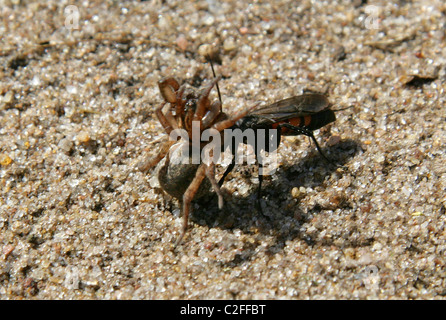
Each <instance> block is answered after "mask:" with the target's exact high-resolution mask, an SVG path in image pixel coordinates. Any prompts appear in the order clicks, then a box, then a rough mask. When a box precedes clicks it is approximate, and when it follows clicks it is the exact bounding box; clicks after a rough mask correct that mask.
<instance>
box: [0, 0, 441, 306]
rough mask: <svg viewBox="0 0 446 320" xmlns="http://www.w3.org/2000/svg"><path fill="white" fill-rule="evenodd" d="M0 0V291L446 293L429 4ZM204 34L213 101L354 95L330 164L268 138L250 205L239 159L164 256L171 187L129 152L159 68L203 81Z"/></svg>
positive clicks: (325, 139) (434, 27)
mask: <svg viewBox="0 0 446 320" xmlns="http://www.w3.org/2000/svg"><path fill="white" fill-rule="evenodd" d="M340 2H341V1H340ZM0 3H1V7H0V22H1V23H0V35H1V40H0V46H1V48H0V52H1V54H0V186H1V189H0V230H1V231H0V249H1V251H0V297H1V298H2V299H19V298H26V299H34V298H37V299H91V298H93V299H176V298H180V299H393V298H397V299H444V297H445V295H446V270H445V264H446V256H445V255H446V229H445V223H446V213H445V211H446V209H445V207H446V198H445V190H446V152H445V151H446V150H445V145H446V133H445V123H446V122H445V120H446V111H445V101H446V98H445V95H444V91H445V89H446V84H445V80H446V44H445V38H446V32H445V26H446V5H445V4H444V2H443V1H440V0H438V1H435V0H431V1H427V0H426V1H421V0H420V1H391V2H389V1H373V3H372V1H369V2H367V1H342V4H338V3H336V2H332V1H309V0H308V1H307V0H304V1H272V2H271V3H266V2H254V3H252V4H247V3H244V2H242V1H224V2H219V1H212V0H208V1H197V2H194V3H193V4H190V3H186V2H183V1H165V2H164V1H124V2H121V3H119V2H118V1H69V2H68V1H36V2H33V1H24V0H22V1H20V0H3V1H1V2H0ZM69 5H73V6H71V7H69ZM209 48H211V50H214V51H215V52H216V57H217V58H219V59H220V60H221V64H217V65H216V71H217V73H218V74H222V75H223V79H222V80H221V81H220V83H219V84H220V88H221V92H222V97H223V108H224V110H225V111H226V112H228V113H229V114H233V113H235V112H237V111H239V110H243V108H246V107H248V106H251V105H253V104H254V103H255V102H256V101H263V102H265V103H268V102H273V101H276V100H280V99H283V98H287V97H290V96H293V95H299V94H301V93H302V92H304V91H308V90H313V91H317V92H324V93H325V94H326V95H327V97H328V98H329V100H330V101H331V102H332V103H333V109H342V108H346V107H350V108H348V109H345V110H342V111H339V112H337V113H336V116H337V120H336V122H334V123H333V124H331V125H329V126H327V127H324V128H323V129H322V130H319V131H316V132H315V135H316V138H317V139H318V141H319V143H320V144H321V147H322V149H323V151H324V152H325V153H326V154H327V156H328V157H329V158H330V159H331V160H332V161H333V162H335V163H336V164H337V167H335V166H331V165H328V164H327V162H325V161H324V159H323V158H322V157H321V156H320V155H319V154H318V152H317V151H316V150H315V146H314V144H313V143H310V141H309V139H308V138H305V137H303V136H298V137H291V138H286V139H284V142H283V143H282V144H281V145H280V148H279V163H280V167H279V169H278V170H277V171H276V172H275V173H274V174H273V175H271V176H269V177H266V178H265V182H264V191H263V195H262V199H261V205H262V209H263V214H262V213H260V212H259V211H258V210H257V209H256V207H255V202H256V190H257V183H258V180H257V171H256V168H255V166H246V165H245V166H244V165H239V166H237V167H236V169H235V170H234V172H233V173H232V174H231V175H229V176H228V179H227V181H226V183H225V184H224V185H223V187H224V188H223V189H224V190H225V207H224V208H223V209H222V210H219V209H218V208H217V199H216V197H210V198H209V199H204V200H202V201H197V202H195V203H194V205H193V211H194V212H193V214H192V217H191V219H190V221H189V226H190V228H189V231H188V233H187V235H186V236H185V238H184V240H183V243H182V244H181V245H180V246H179V247H178V248H177V250H176V251H173V250H172V249H171V244H172V242H173V241H174V240H175V239H176V238H177V237H178V235H179V232H180V228H181V223H182V218H181V216H180V215H179V210H178V207H179V204H178V201H177V200H175V199H173V198H172V197H170V196H168V195H166V194H165V193H164V192H163V191H162V190H161V189H160V188H159V187H158V185H157V182H156V176H154V171H153V170H151V171H149V172H148V173H142V172H140V171H138V170H137V165H138V163H139V162H140V161H143V160H144V159H147V158H148V157H150V156H151V155H154V154H156V153H157V150H158V147H159V146H160V144H161V141H162V140H163V139H164V138H166V137H165V133H164V131H163V129H162V127H161V125H160V124H159V122H158V121H157V119H156V117H155V115H154V110H155V108H156V107H157V106H158V105H159V104H160V103H161V102H162V97H161V95H160V93H159V90H158V87H157V82H158V80H159V79H161V78H162V77H164V76H173V77H175V78H176V79H178V80H179V82H181V83H187V84H188V86H190V87H192V88H193V87H195V88H199V87H202V86H203V85H205V84H206V83H208V81H209V80H210V79H212V73H211V70H210V66H209V64H208V63H206V61H205V58H204V56H203V54H204V53H206V52H207V51H208V50H210V49H209ZM217 60H218V59H217ZM211 96H212V99H213V100H214V99H217V95H216V92H215V91H213V92H212V94H211Z"/></svg>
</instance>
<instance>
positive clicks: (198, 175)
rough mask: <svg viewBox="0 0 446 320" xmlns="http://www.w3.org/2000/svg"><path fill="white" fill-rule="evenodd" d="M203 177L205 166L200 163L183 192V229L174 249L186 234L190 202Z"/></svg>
mask: <svg viewBox="0 0 446 320" xmlns="http://www.w3.org/2000/svg"><path fill="white" fill-rule="evenodd" d="M205 176H206V165H205V164H204V163H202V164H200V166H199V167H198V169H197V172H196V173H195V177H194V179H193V180H192V182H191V184H190V185H189V187H187V189H186V191H185V192H184V195H183V201H182V207H183V227H182V229H181V233H180V236H179V237H178V239H177V240H176V241H175V244H174V247H176V246H177V245H178V244H179V243H180V242H181V240H182V239H183V237H184V235H185V234H186V230H187V221H188V218H189V212H190V207H191V202H192V200H193V199H194V196H195V194H196V193H197V191H198V188H199V187H200V185H201V183H202V182H203V179H204V178H205Z"/></svg>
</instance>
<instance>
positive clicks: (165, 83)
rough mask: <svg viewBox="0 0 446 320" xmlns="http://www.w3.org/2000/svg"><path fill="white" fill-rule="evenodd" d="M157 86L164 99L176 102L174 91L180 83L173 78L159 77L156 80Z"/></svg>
mask: <svg viewBox="0 0 446 320" xmlns="http://www.w3.org/2000/svg"><path fill="white" fill-rule="evenodd" d="M158 87H159V89H160V92H161V95H162V96H163V98H164V100H166V101H167V102H169V103H175V102H176V100H177V98H176V92H177V91H178V89H179V88H180V85H179V83H178V82H177V81H176V80H175V79H174V78H164V79H161V80H160V81H158Z"/></svg>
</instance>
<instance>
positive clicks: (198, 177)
mask: <svg viewBox="0 0 446 320" xmlns="http://www.w3.org/2000/svg"><path fill="white" fill-rule="evenodd" d="M220 79H221V76H218V77H214V79H213V80H212V81H211V82H210V83H209V84H208V85H207V86H205V87H204V88H203V89H202V90H201V91H200V92H199V93H198V94H197V93H195V92H194V91H191V92H185V91H186V87H185V85H181V86H180V85H179V83H178V81H176V80H175V79H174V78H172V77H168V78H164V79H162V80H160V81H159V82H158V86H159V90H160V92H161V95H162V96H163V98H164V102H163V103H162V104H161V105H160V106H159V107H158V108H157V109H156V112H155V114H156V116H157V118H158V120H159V122H160V123H161V125H162V126H163V128H164V131H165V132H166V133H167V134H168V135H170V134H171V132H172V131H173V130H175V129H185V130H186V132H187V133H188V135H189V137H188V138H189V139H188V140H189V141H187V142H190V141H191V137H192V121H199V124H200V136H201V133H202V132H203V131H204V130H205V129H211V128H212V129H215V130H217V131H218V132H220V134H221V133H222V132H223V130H224V129H227V128H229V127H231V126H233V125H234V124H235V123H236V122H237V121H238V120H239V119H241V118H243V117H244V116H246V115H247V114H248V113H249V112H250V111H251V110H252V109H254V108H255V107H256V106H257V105H255V106H253V107H251V108H247V109H246V110H244V111H241V112H239V113H237V114H235V115H233V116H228V115H227V114H225V113H224V112H222V103H221V97H220V91H219V88H218V81H219V80H220ZM214 86H216V87H217V90H218V94H219V100H216V101H213V102H211V101H210V99H209V94H210V92H211V90H212V88H213V87H214ZM166 104H168V107H167V110H165V111H164V112H163V109H164V108H165V106H166ZM200 143H201V145H200V154H201V150H202V149H203V147H204V146H205V145H206V143H203V142H200ZM189 145H190V144H189ZM178 147H180V146H179V145H178V143H176V141H171V140H169V141H166V142H164V143H163V145H162V146H161V148H160V150H159V153H158V154H157V155H156V156H155V157H154V158H152V159H149V161H147V162H143V163H141V164H140V166H139V169H140V170H141V171H146V170H148V169H150V168H151V167H153V166H155V165H156V164H157V163H158V162H160V161H161V160H162V159H163V158H165V163H164V165H163V166H162V167H161V169H160V170H159V173H158V179H159V182H160V185H161V187H162V188H163V189H164V191H166V192H167V193H169V194H170V195H172V196H174V197H175V198H178V199H179V200H180V202H181V208H182V211H183V226H182V230H181V233H180V236H179V238H178V239H177V240H176V242H175V244H174V246H177V245H178V244H179V243H180V242H181V240H182V238H183V237H184V235H185V233H186V230H187V224H188V217H189V213H190V210H191V202H192V200H193V199H194V197H195V196H196V195H197V192H198V193H199V189H200V190H201V188H200V186H201V185H202V182H203V180H204V178H205V177H207V178H208V180H209V182H210V183H211V185H212V188H213V189H214V191H215V192H216V193H217V196H218V206H219V208H220V209H221V208H222V206H223V196H222V192H221V190H220V186H219V184H218V183H217V181H216V179H215V163H214V162H212V161H211V162H210V163H204V162H202V161H200V163H199V164H191V163H190V162H189V163H188V164H176V165H172V164H171V161H170V156H171V152H170V151H173V150H174V149H176V148H178ZM208 189H209V188H208Z"/></svg>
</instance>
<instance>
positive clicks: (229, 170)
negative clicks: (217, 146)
mask: <svg viewBox="0 0 446 320" xmlns="http://www.w3.org/2000/svg"><path fill="white" fill-rule="evenodd" d="M234 167H235V157H234V156H232V161H231V163H230V164H229V166H228V167H227V168H226V171H225V172H224V173H223V175H222V177H221V178H220V181H218V186H219V187H221V186H222V185H223V182H224V181H225V178H226V176H227V175H228V174H229V172H231V171H232V170H233V169H234Z"/></svg>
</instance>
